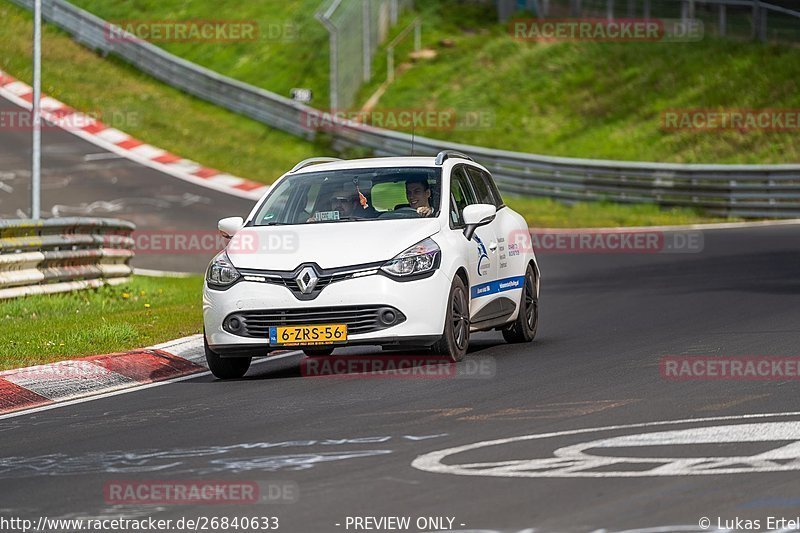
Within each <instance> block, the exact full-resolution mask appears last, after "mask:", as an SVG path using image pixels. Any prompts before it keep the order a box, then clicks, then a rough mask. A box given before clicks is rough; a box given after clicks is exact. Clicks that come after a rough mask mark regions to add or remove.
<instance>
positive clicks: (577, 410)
mask: <svg viewBox="0 0 800 533" xmlns="http://www.w3.org/2000/svg"><path fill="white" fill-rule="evenodd" d="M635 401H638V400H593V401H588V402H564V403H550V404H543V405H539V406H536V407H530V408H519V407H511V408H508V409H500V410H499V411H495V412H493V413H487V414H479V415H470V416H461V417H459V418H458V420H475V421H487V420H540V419H543V418H570V417H574V416H584V415H589V414H592V413H599V412H601V411H606V410H608V409H615V408H617V407H622V406H623V405H628V404H630V403H633V402H635Z"/></svg>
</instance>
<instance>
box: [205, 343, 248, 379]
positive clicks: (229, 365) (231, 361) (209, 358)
mask: <svg viewBox="0 0 800 533" xmlns="http://www.w3.org/2000/svg"><path fill="white" fill-rule="evenodd" d="M203 344H204V346H205V350H206V362H208V368H209V370H211V373H212V374H214V376H215V377H217V378H219V379H238V378H241V377H244V375H245V374H247V370H248V369H249V368H250V362H251V361H252V360H253V358H252V357H230V358H224V359H223V358H222V357H220V356H219V355H218V354H216V353H214V352H212V351H211V348H209V347H208V340H207V339H206V338H205V335H203Z"/></svg>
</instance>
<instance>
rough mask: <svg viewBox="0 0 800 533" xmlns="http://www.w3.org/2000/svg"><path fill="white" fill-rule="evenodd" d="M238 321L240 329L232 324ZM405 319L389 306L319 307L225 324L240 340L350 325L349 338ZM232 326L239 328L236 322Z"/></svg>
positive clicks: (242, 314) (241, 314) (242, 316)
mask: <svg viewBox="0 0 800 533" xmlns="http://www.w3.org/2000/svg"><path fill="white" fill-rule="evenodd" d="M387 313H392V314H394V320H393V321H389V320H387ZM234 319H238V321H239V327H238V328H235V327H233V326H232V324H231V322H232V320H234ZM405 320H406V317H405V315H404V314H403V313H401V312H400V311H399V310H397V309H396V308H394V307H391V306H388V305H358V306H347V307H316V308H306V309H269V310H258V311H237V312H236V313H232V314H231V315H229V316H228V317H227V318H226V319H225V321H224V322H223V328H224V329H225V330H226V331H228V332H229V333H233V334H234V335H239V336H241V337H250V338H262V339H265V338H269V328H271V327H276V326H305V325H315V324H347V333H348V335H357V334H359V333H371V332H373V331H380V330H382V329H386V328H390V327H392V326H396V325H397V324H401V323H403V322H405ZM233 324H236V322H235V320H234V321H233Z"/></svg>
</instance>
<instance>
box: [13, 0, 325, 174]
mask: <svg viewBox="0 0 800 533" xmlns="http://www.w3.org/2000/svg"><path fill="white" fill-rule="evenodd" d="M0 20H2V24H0V68H2V69H3V70H5V71H7V72H9V73H10V74H12V75H13V76H15V77H17V78H19V79H21V80H23V81H26V82H28V83H30V81H31V77H32V75H31V61H30V58H31V39H30V35H31V32H32V18H31V15H30V13H28V12H27V11H25V10H22V9H20V8H17V7H15V6H12V5H10V4H8V3H6V2H0ZM43 48H44V51H43V54H42V62H43V65H42V79H43V83H42V90H43V91H44V92H45V93H47V94H49V95H50V96H53V97H55V98H57V99H59V100H61V101H63V102H65V103H66V104H68V105H70V106H72V107H74V108H76V109H80V110H82V111H85V112H91V113H98V114H100V116H101V118H102V120H103V121H104V122H107V123H109V124H110V125H112V126H115V127H117V128H119V129H121V130H123V131H125V132H126V133H129V134H131V135H133V136H135V137H137V138H139V139H142V140H144V141H145V142H148V143H150V144H153V145H155V146H158V147H160V148H164V149H167V150H170V151H172V152H174V153H176V154H179V155H181V156H183V157H186V158H189V159H193V160H195V161H198V162H202V163H203V164H204V165H207V166H210V167H213V168H217V169H219V170H222V171H224V172H229V173H232V174H234V175H239V176H242V177H246V178H250V179H253V180H256V181H261V182H264V183H271V182H272V181H274V180H275V179H276V178H278V177H279V176H280V175H281V174H283V173H284V172H286V170H288V169H290V168H292V167H293V166H294V165H295V164H296V163H297V161H299V160H301V159H303V158H306V157H312V156H314V155H324V154H323V153H321V152H322V151H323V150H322V149H321V148H320V147H318V146H315V145H313V144H312V143H309V142H306V141H303V140H300V139H298V138H296V137H293V136H291V135H289V134H287V133H283V132H281V131H278V130H275V129H271V128H269V127H267V126H264V125H263V124H261V123H259V122H256V121H253V120H250V119H248V118H245V117H243V116H240V115H236V114H234V113H231V112H228V111H225V110H223V109H220V108H218V107H216V106H214V105H211V104H208V103H205V102H202V101H200V100H198V99H196V98H193V97H191V96H188V95H186V94H184V93H181V92H180V91H177V90H175V89H172V88H170V87H167V86H166V85H164V84H162V83H160V82H157V81H155V80H154V79H152V78H150V77H149V76H147V75H145V74H143V73H141V72H139V71H137V70H135V69H134V68H132V67H130V66H128V65H126V64H125V63H123V62H122V61H120V60H117V59H115V58H113V57H109V58H106V59H103V58H101V57H99V56H97V55H96V54H95V53H93V52H91V51H89V50H87V49H86V48H84V47H82V46H81V45H79V44H77V43H76V42H74V41H73V40H72V39H71V38H69V36H67V35H66V34H64V33H63V32H61V31H59V30H57V29H55V28H54V27H52V26H50V25H45V26H44V32H43ZM44 149H45V150H47V147H46V146H45V147H44Z"/></svg>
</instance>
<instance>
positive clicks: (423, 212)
mask: <svg viewBox="0 0 800 533" xmlns="http://www.w3.org/2000/svg"><path fill="white" fill-rule="evenodd" d="M431 213H433V209H431V208H430V207H418V208H417V214H418V215H419V216H421V217H427V216H428V215H430V214H431Z"/></svg>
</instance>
